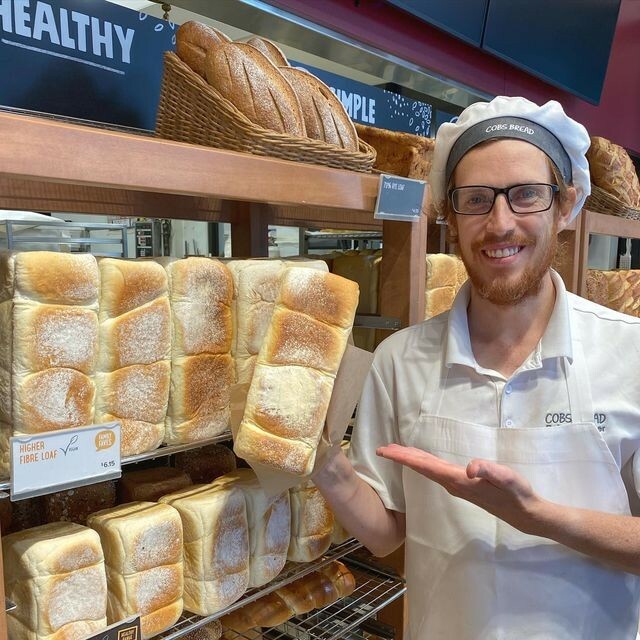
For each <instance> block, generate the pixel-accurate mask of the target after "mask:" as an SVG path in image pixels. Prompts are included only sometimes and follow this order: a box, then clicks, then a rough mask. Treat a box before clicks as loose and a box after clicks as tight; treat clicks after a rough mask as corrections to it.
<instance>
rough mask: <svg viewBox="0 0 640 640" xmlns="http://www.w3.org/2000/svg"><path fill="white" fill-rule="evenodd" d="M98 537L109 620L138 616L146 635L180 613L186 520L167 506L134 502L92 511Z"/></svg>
mask: <svg viewBox="0 0 640 640" xmlns="http://www.w3.org/2000/svg"><path fill="white" fill-rule="evenodd" d="M88 524H89V526H90V527H91V528H92V529H95V531H97V533H98V534H99V536H100V542H101V543H102V548H103V550H104V558H105V564H106V569H107V583H108V588H109V596H108V606H107V617H108V621H109V624H113V623H114V622H118V621H119V620H122V619H123V618H126V617H128V616H131V615H134V614H139V615H140V627H141V630H142V637H143V638H150V637H152V636H154V635H156V634H158V633H161V632H162V631H165V630H166V629H168V628H169V627H171V626H173V625H174V624H175V622H176V621H177V620H178V618H179V617H180V615H181V614H182V591H183V564H182V540H183V537H182V523H181V521H180V516H179V515H178V513H177V511H176V510H175V509H173V508H172V507H170V506H168V505H166V504H157V503H152V502H133V503H129V504H125V505H121V506H118V507H114V508H112V509H105V510H103V511H98V512H97V513H94V514H93V515H91V516H90V517H89V519H88Z"/></svg>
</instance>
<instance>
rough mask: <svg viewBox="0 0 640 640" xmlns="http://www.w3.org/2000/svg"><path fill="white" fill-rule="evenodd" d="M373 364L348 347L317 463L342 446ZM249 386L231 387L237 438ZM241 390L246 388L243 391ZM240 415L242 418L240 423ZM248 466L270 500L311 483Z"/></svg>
mask: <svg viewBox="0 0 640 640" xmlns="http://www.w3.org/2000/svg"><path fill="white" fill-rule="evenodd" d="M372 362H373V354H372V353H370V352H369V351H365V350H364V349H358V347H354V346H353V345H352V344H347V348H346V350H345V352H344V355H343V356H342V360H341V362H340V368H339V369H338V373H337V374H336V378H335V381H334V384H333V393H332V394H331V400H330V402H329V407H328V409H327V417H326V421H325V426H324V431H323V432H322V436H321V438H320V442H319V443H318V448H317V450H316V460H317V461H320V460H321V459H322V458H323V456H324V454H325V453H326V451H327V450H328V449H329V448H331V447H332V446H333V445H334V444H339V443H341V442H342V438H343V436H344V434H345V432H346V430H347V427H348V426H349V421H350V420H351V416H352V415H353V412H354V410H355V408H356V405H357V404H358V400H359V399H360V394H361V393H362V387H363V386H364V381H365V379H366V377H367V374H368V373H369V369H371V363H372ZM248 386H249V385H247V384H244V385H234V386H233V387H231V416H232V418H231V420H232V424H231V431H232V433H233V436H234V438H235V435H236V433H237V431H238V427H239V426H240V422H241V421H242V414H241V413H239V412H240V408H242V412H243V411H244V405H245V403H246V397H247V393H248ZM242 387H244V389H243V388H242ZM301 401H303V400H301ZM238 415H240V418H239V419H238ZM234 419H235V422H234ZM247 462H248V463H249V465H250V466H251V468H252V469H253V470H254V471H255V473H256V476H257V477H258V480H259V481H260V484H261V485H262V488H263V489H264V491H265V493H266V494H267V495H268V496H269V497H273V496H276V495H278V494H280V493H282V492H283V491H286V490H287V489H291V488H292V487H295V486H297V485H299V484H300V483H301V482H306V481H307V480H308V479H309V476H297V475H293V474H291V473H287V472H285V471H280V470H276V469H272V468H271V467H266V466H265V465H262V464H259V463H257V462H253V461H252V460H247Z"/></svg>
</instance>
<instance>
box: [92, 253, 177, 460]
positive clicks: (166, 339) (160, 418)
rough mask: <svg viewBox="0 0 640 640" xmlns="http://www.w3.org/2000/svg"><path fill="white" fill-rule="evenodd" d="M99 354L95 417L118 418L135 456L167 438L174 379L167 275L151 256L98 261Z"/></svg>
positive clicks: (126, 452) (125, 447)
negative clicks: (170, 389) (171, 383)
mask: <svg viewBox="0 0 640 640" xmlns="http://www.w3.org/2000/svg"><path fill="white" fill-rule="evenodd" d="M99 267H100V278H101V289H100V311H99V317H100V357H99V365H98V369H99V372H98V375H97V395H96V421H97V422H108V421H111V420H118V421H119V422H120V425H121V431H120V434H121V435H120V449H121V452H122V455H123V456H131V455H135V454H139V453H144V452H145V451H151V450H153V449H156V448H158V447H159V446H160V444H161V443H162V440H163V437H164V419H165V415H166V412H167V402H168V399H169V382H170V375H171V369H170V349H171V324H170V322H171V312H170V307H169V295H168V284H167V277H166V274H165V272H164V270H163V269H162V267H161V266H160V265H158V264H156V263H155V262H153V261H151V260H118V259H115V258H102V259H100V261H99Z"/></svg>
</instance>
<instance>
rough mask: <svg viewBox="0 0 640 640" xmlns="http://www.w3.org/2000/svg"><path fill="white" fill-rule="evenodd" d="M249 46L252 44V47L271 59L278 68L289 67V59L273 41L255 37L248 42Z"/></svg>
mask: <svg viewBox="0 0 640 640" xmlns="http://www.w3.org/2000/svg"><path fill="white" fill-rule="evenodd" d="M247 44H250V45H251V46H252V47H255V48H256V49H257V50H258V51H260V52H261V53H263V54H264V55H265V56H267V58H269V60H271V62H273V64H275V65H276V67H288V66H289V61H288V60H287V57H286V56H285V55H284V53H282V51H281V50H280V47H278V46H277V45H276V44H274V43H273V42H271V40H267V39H266V38H260V37H259V36H253V38H249V40H247Z"/></svg>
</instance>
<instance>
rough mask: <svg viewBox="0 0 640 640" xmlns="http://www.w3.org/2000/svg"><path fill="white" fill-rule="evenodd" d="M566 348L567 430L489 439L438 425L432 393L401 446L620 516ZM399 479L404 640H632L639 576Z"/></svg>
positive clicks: (623, 507) (480, 432) (614, 484)
mask: <svg viewBox="0 0 640 640" xmlns="http://www.w3.org/2000/svg"><path fill="white" fill-rule="evenodd" d="M573 348H574V362H573V366H566V369H567V370H566V379H567V391H568V396H569V405H570V409H571V415H572V416H573V419H574V420H576V422H574V423H573V424H568V425H561V426H554V427H532V428H522V429H512V428H509V429H507V428H497V429H496V428H494V427H489V426H484V425H477V424H470V423H463V422H457V421H455V420H449V419H445V418H439V417H437V414H438V413H439V407H440V403H441V399H442V391H439V392H437V393H438V394H439V396H438V397H437V398H435V402H434V398H433V397H431V398H430V399H429V401H428V402H425V401H424V399H423V404H422V409H421V415H420V417H419V419H418V422H417V423H416V425H415V426H414V428H413V429H412V431H411V433H410V434H409V435H408V438H407V441H406V442H404V444H406V445H409V446H415V447H418V448H421V449H424V450H426V451H429V452H431V453H433V454H435V455H437V456H439V457H441V458H444V459H445V460H449V461H450V462H453V463H456V464H459V465H463V466H466V465H467V463H468V462H469V461H470V460H472V459H473V458H484V459H487V460H492V461H495V462H498V463H500V464H504V465H507V466H509V467H511V468H512V469H514V470H515V471H517V472H518V473H520V474H522V475H523V476H524V477H525V478H527V479H528V480H529V482H530V483H531V485H532V487H533V489H534V491H536V492H537V493H538V494H539V495H541V496H542V497H543V498H546V499H548V500H551V501H553V502H557V503H559V504H563V505H567V506H573V507H582V508H587V509H595V510H598V511H605V512H609V513H617V514H629V505H628V497H627V493H626V490H625V487H624V484H623V482H622V479H621V477H620V471H619V469H618V467H617V465H616V463H615V460H614V458H613V456H612V454H611V451H610V450H609V448H608V447H607V444H606V442H605V441H604V439H603V437H602V435H601V434H600V432H598V430H597V428H596V427H595V425H594V424H593V409H592V402H591V391H590V385H589V379H588V374H587V368H586V366H585V362H584V352H583V350H582V345H581V344H580V343H579V342H577V341H575V340H574V343H573ZM565 363H566V361H565ZM443 373H444V375H446V374H447V370H446V369H445V371H444V372H443ZM440 389H443V385H441V386H440ZM427 407H436V412H435V414H436V415H428V409H427ZM403 480H404V487H405V495H406V503H407V505H410V507H409V508H408V509H407V514H406V517H407V538H406V563H405V565H406V575H407V583H408V585H409V589H410V591H409V628H410V638H411V640H440V639H442V640H524V639H527V640H529V639H536V640H542V639H544V640H569V639H571V640H578V639H579V640H627V639H633V638H635V637H636V631H637V629H638V604H639V595H640V591H639V585H640V580H639V579H638V577H636V576H634V575H631V574H627V573H621V572H617V571H614V570H611V569H608V568H606V567H605V566H604V565H602V564H599V563H597V562H595V561H592V560H590V559H589V558H588V557H587V556H585V555H582V554H580V553H578V552H574V551H572V550H571V549H568V548H567V547H564V546H562V545H560V544H557V543H555V542H553V541H551V540H548V539H545V538H540V537H537V536H530V535H526V534H524V533H521V532H519V531H518V530H516V529H515V528H513V527H511V526H510V525H508V524H506V523H505V522H503V521H501V520H499V519H498V518H496V517H494V516H492V515H490V514H488V513H487V512H485V511H484V510H482V509H480V508H479V507H476V506H475V505H472V504H470V503H468V502H466V501H465V500H462V499H459V498H454V497H452V496H450V495H449V494H448V493H447V492H446V491H445V490H444V489H443V488H442V487H440V485H438V484H437V483H435V482H431V481H429V480H426V479H425V478H424V477H423V476H421V475H419V474H418V473H416V472H414V471H412V470H411V469H408V468H405V469H404V471H403Z"/></svg>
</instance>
